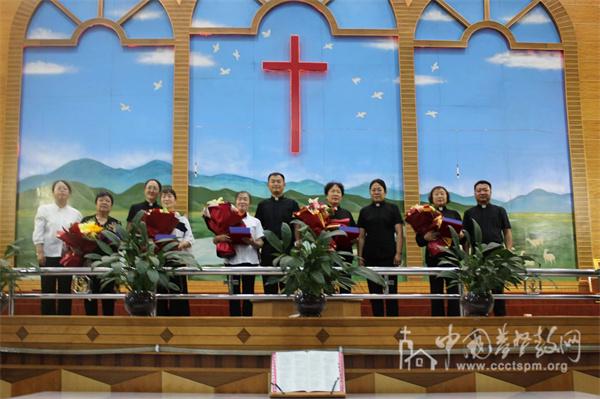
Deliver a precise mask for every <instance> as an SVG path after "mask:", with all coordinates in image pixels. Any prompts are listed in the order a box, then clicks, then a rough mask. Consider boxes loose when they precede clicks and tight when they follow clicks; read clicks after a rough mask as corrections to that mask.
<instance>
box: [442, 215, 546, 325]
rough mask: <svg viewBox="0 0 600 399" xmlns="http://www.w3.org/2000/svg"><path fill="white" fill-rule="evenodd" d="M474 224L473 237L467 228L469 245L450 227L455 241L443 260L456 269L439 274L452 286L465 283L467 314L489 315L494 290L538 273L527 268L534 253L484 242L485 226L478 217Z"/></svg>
mask: <svg viewBox="0 0 600 399" xmlns="http://www.w3.org/2000/svg"><path fill="white" fill-rule="evenodd" d="M473 225H474V237H473V240H471V237H470V235H469V233H468V232H467V231H465V232H464V234H465V238H466V241H467V242H468V243H470V245H469V246H468V248H467V249H464V248H463V247H462V246H461V245H460V238H459V236H458V234H457V233H456V231H455V230H454V229H453V228H452V227H450V232H451V234H452V245H451V246H450V247H449V248H447V249H446V250H445V255H444V260H442V261H441V262H440V263H439V264H440V265H450V266H454V267H455V269H453V270H445V271H443V272H440V273H438V274H437V276H438V277H444V278H448V279H450V280H451V281H452V282H451V283H450V286H456V285H459V284H461V285H462V286H463V287H464V289H465V293H464V294H463V295H462V296H461V298H460V304H461V307H462V309H463V312H464V314H465V316H487V315H488V314H489V312H490V311H491V309H492V307H493V305H494V297H493V296H492V290H499V289H502V288H504V289H507V290H508V289H510V287H511V286H514V287H517V286H518V285H519V284H521V283H523V282H524V281H525V280H527V279H529V281H531V279H537V278H538V277H537V276H535V275H533V274H528V272H527V269H526V268H525V262H526V261H530V262H531V261H534V259H533V258H532V257H530V256H527V255H518V254H515V253H514V252H512V251H511V250H509V249H507V248H505V247H504V245H502V244H499V243H495V242H492V243H488V244H484V243H482V234H481V228H480V227H479V224H477V222H476V221H473Z"/></svg>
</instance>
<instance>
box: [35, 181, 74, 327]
mask: <svg viewBox="0 0 600 399" xmlns="http://www.w3.org/2000/svg"><path fill="white" fill-rule="evenodd" d="M52 195H53V196H54V203H52V204H46V205H40V206H39V208H38V210H37V213H36V215H35V220H34V228H33V244H34V245H35V253H36V257H37V261H38V263H39V265H40V266H41V267H60V266H61V265H60V263H59V261H60V258H61V256H62V255H63V252H64V246H63V242H62V241H61V240H59V239H58V238H57V237H56V234H57V233H58V232H59V231H61V230H62V229H63V228H65V229H66V228H69V226H71V224H73V223H76V222H79V221H80V220H81V218H82V216H81V213H80V212H79V211H78V210H77V209H75V208H73V207H71V206H69V205H68V201H69V197H70V196H71V186H70V185H69V183H68V182H66V181H65V180H57V181H55V182H54V183H52ZM41 288H42V293H57V292H58V293H60V294H63V293H64V294H68V293H70V292H71V276H42V277H41ZM41 303H42V314H43V315H56V314H58V315H70V314H71V300H70V299H59V300H58V306H57V301H56V300H54V299H43V300H42V301H41Z"/></svg>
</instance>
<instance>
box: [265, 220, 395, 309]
mask: <svg viewBox="0 0 600 399" xmlns="http://www.w3.org/2000/svg"><path fill="white" fill-rule="evenodd" d="M292 223H293V224H295V225H297V226H298V234H299V240H298V242H297V243H296V245H295V246H293V247H292V249H291V250H290V253H289V255H288V254H287V253H286V251H285V249H286V248H289V247H290V244H291V242H292V231H291V228H290V226H289V225H287V224H286V223H282V225H281V239H280V238H279V237H277V235H275V234H274V233H273V232H272V231H269V230H266V231H265V238H266V239H267V241H268V242H269V244H271V245H272V246H273V248H275V250H276V251H277V257H276V258H275V259H274V261H273V264H274V266H278V267H279V268H281V271H282V272H283V275H282V276H281V277H280V278H279V279H278V281H280V282H282V283H284V288H283V293H284V294H286V295H294V301H295V302H296V306H297V309H298V313H299V314H300V315H301V316H309V317H310V316H320V314H321V312H322V311H323V309H324V306H325V300H326V298H325V296H326V295H332V294H334V293H336V291H337V289H338V288H339V287H344V288H351V287H352V285H354V281H353V280H352V276H353V275H356V276H362V277H364V278H367V279H369V280H371V281H373V282H375V283H377V284H381V285H385V282H384V280H383V278H382V277H381V276H380V275H378V274H377V273H375V272H373V271H372V270H370V269H368V268H366V267H360V266H356V265H353V264H351V263H349V262H347V261H345V260H344V257H353V256H354V255H353V254H352V253H350V252H336V251H334V250H333V249H332V247H331V240H332V238H333V237H335V236H337V235H345V234H346V233H345V232H343V231H339V230H334V231H325V230H324V231H322V232H321V234H320V235H318V236H317V235H316V234H315V233H314V232H313V231H312V230H311V229H310V228H309V227H308V226H307V225H306V224H304V223H303V222H301V221H299V220H294V221H292Z"/></svg>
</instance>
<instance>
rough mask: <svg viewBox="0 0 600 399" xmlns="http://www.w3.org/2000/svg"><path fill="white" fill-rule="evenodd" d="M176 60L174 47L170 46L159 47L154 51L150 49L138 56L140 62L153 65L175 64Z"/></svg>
mask: <svg viewBox="0 0 600 399" xmlns="http://www.w3.org/2000/svg"><path fill="white" fill-rule="evenodd" d="M174 61H175V55H174V53H173V49H170V48H159V49H156V50H154V51H148V52H145V53H143V54H141V55H140V56H138V58H137V62H138V63H140V64H151V65H173V63H174Z"/></svg>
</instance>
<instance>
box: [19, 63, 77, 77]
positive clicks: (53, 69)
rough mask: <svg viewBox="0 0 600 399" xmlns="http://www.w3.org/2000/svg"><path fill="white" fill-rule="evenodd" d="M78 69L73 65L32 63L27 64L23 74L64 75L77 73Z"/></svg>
mask: <svg viewBox="0 0 600 399" xmlns="http://www.w3.org/2000/svg"><path fill="white" fill-rule="evenodd" d="M75 72H77V68H75V67H74V66H71V65H60V64H54V63H52V62H44V61H32V62H28V63H27V64H25V67H24V68H23V73H24V74H25V75H62V74H65V73H75Z"/></svg>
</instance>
